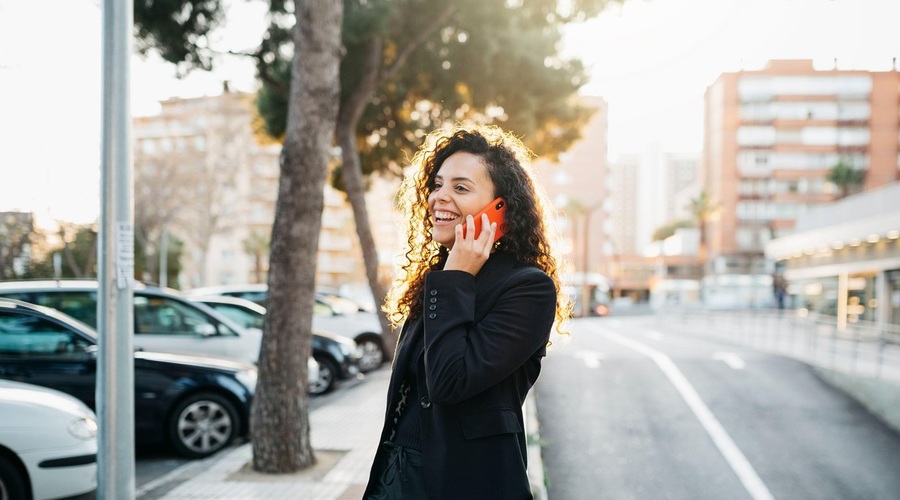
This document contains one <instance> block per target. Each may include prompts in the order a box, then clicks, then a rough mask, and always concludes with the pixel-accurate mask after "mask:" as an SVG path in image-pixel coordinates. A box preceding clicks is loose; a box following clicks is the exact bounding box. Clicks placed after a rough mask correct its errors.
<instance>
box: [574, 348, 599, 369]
mask: <svg viewBox="0 0 900 500" xmlns="http://www.w3.org/2000/svg"><path fill="white" fill-rule="evenodd" d="M573 356H575V357H576V358H578V359H580V360H582V361H584V366H586V367H588V368H600V360H601V359H603V358H604V357H606V356H605V355H604V354H603V353H602V352H597V351H578V352H576V353H575V354H573Z"/></svg>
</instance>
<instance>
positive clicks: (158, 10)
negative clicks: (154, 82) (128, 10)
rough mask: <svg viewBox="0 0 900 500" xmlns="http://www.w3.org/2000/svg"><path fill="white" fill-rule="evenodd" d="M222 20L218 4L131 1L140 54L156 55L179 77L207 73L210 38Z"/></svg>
mask: <svg viewBox="0 0 900 500" xmlns="http://www.w3.org/2000/svg"><path fill="white" fill-rule="evenodd" d="M223 20H224V9H223V6H222V2H221V0H134V33H135V38H136V41H137V43H136V45H137V49H138V51H139V52H140V53H141V54H146V53H148V52H150V51H151V50H152V51H156V52H157V53H158V54H159V55H160V56H161V57H162V58H163V59H165V60H166V61H168V62H170V63H173V64H175V67H176V68H177V70H178V73H179V74H180V75H184V74H186V73H187V72H189V71H190V70H191V69H194V68H202V69H204V70H210V69H212V67H213V60H214V57H215V55H214V53H213V52H212V50H211V47H210V44H209V34H210V32H211V31H212V30H214V29H215V28H216V27H218V26H219V25H220V24H221V23H222V21H223Z"/></svg>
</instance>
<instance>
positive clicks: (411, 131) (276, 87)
mask: <svg viewBox="0 0 900 500" xmlns="http://www.w3.org/2000/svg"><path fill="white" fill-rule="evenodd" d="M605 3H606V2H604V1H581V2H560V1H557V0H533V1H525V0H523V1H520V2H506V1H502V0H457V1H449V0H441V1H434V0H369V1H367V0H345V2H344V4H345V12H346V15H345V21H344V26H343V31H342V36H343V42H344V46H345V48H346V54H345V56H344V59H343V61H342V62H341V102H342V106H344V105H346V104H347V101H348V99H350V98H351V96H352V95H353V92H354V90H355V89H356V88H357V86H358V85H359V84H360V82H361V81H363V79H364V78H366V71H367V65H366V63H365V61H366V59H367V58H369V57H371V55H370V50H371V48H370V43H371V41H372V39H373V38H378V39H380V40H381V42H382V43H381V53H380V54H378V56H379V58H380V60H381V63H380V64H379V65H378V67H377V70H378V73H379V74H378V86H377V89H376V91H375V93H374V95H373V96H372V98H371V99H370V100H369V101H368V103H367V105H366V107H365V109H364V112H363V115H362V117H361V119H360V120H359V127H358V129H357V130H356V133H357V135H358V138H359V141H358V143H359V144H358V146H359V152H360V154H361V156H362V158H361V165H362V167H363V170H364V173H366V174H368V173H371V172H372V171H384V170H390V169H391V168H392V167H395V166H396V165H397V163H398V161H402V159H403V158H404V157H407V156H408V155H409V154H410V153H411V152H413V151H415V150H416V148H417V147H418V146H419V145H420V143H421V140H422V138H423V137H424V134H425V133H427V132H428V131H430V130H433V129H434V128H437V127H440V126H442V125H444V124H447V123H453V122H456V121H459V120H464V119H479V120H481V121H485V122H491V123H495V124H497V125H500V126H502V127H504V128H506V129H508V130H511V131H513V132H514V133H516V134H517V135H520V136H522V138H523V141H524V142H525V143H526V145H528V146H529V147H530V148H531V149H532V150H533V151H534V152H535V153H536V154H538V155H550V156H552V155H554V154H556V153H559V152H561V151H564V150H565V149H566V148H567V147H568V146H569V145H570V144H571V143H572V142H573V141H574V140H576V139H577V138H578V137H579V135H580V130H581V127H582V126H583V125H584V123H585V121H586V120H587V118H588V117H589V113H588V111H587V110H586V109H584V108H582V107H581V106H580V105H579V104H578V102H577V99H575V94H576V92H577V90H578V89H579V88H580V87H581V86H582V85H583V84H584V83H585V82H586V74H585V70H584V67H583V65H582V64H581V62H580V61H578V60H572V59H564V58H562V57H560V56H559V49H560V41H561V27H562V26H563V25H564V24H565V23H566V22H570V21H572V20H581V19H586V18H587V17H590V16H592V15H594V14H596V13H597V12H599V10H600V9H601V8H602V7H603V6H604V4H605ZM563 5H565V6H571V8H569V9H566V8H564V7H563ZM287 29H289V26H287V25H283V24H279V22H278V21H277V20H276V21H274V22H273V24H272V26H271V27H270V30H269V34H268V36H267V42H266V43H264V44H263V45H262V46H261V47H260V49H261V50H260V52H258V53H257V54H256V56H257V60H258V61H260V63H259V64H258V66H259V68H260V79H261V81H262V87H261V90H260V93H259V96H258V105H259V110H260V114H261V116H262V117H263V118H264V119H265V131H266V133H267V134H269V135H270V136H272V137H280V136H281V135H282V134H283V130H284V113H283V110H284V109H285V105H284V103H285V95H286V94H285V92H284V89H286V88H288V85H287V79H288V78H289V76H290V75H289V73H288V72H287V71H286V70H285V64H284V62H283V61H285V60H286V58H287V57H289V54H290V53H291V49H290V39H289V37H285V36H284V32H285V31H286V30H287Z"/></svg>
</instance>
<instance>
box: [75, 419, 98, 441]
mask: <svg viewBox="0 0 900 500" xmlns="http://www.w3.org/2000/svg"><path fill="white" fill-rule="evenodd" d="M69 434H71V435H73V436H75V437H77V438H78V439H83V440H85V441H90V440H91V439H94V438H96V437H97V421H96V420H94V419H93V418H90V417H81V418H79V419H77V420H73V421H71V422H69Z"/></svg>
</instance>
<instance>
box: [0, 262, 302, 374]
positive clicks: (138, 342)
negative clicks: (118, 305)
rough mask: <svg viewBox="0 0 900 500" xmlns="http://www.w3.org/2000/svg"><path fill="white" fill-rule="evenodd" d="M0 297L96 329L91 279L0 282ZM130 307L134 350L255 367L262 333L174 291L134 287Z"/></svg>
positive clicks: (94, 295)
mask: <svg viewBox="0 0 900 500" xmlns="http://www.w3.org/2000/svg"><path fill="white" fill-rule="evenodd" d="M2 297H6V298H11V299H17V300H22V301H24V302H29V303H32V304H37V305H40V306H46V307H50V308H53V309H56V310H58V311H60V312H63V313H65V314H67V315H69V316H71V317H73V318H75V319H77V320H79V321H82V322H83V323H85V324H87V325H88V326H90V327H91V328H97V281H95V280H46V281H6V282H0V298H2ZM133 306H134V348H135V349H137V350H147V351H155V352H172V353H190V354H199V355H204V356H205V355H212V356H217V357H223V358H232V359H236V360H240V361H244V362H246V363H254V364H255V363H256V362H257V360H258V359H259V349H260V343H261V341H262V333H261V332H259V331H248V330H247V329H245V328H243V327H242V326H240V325H238V324H236V323H234V322H233V321H231V320H230V319H228V318H226V317H223V316H222V315H220V314H219V313H217V312H215V311H214V310H212V309H210V308H208V307H206V306H204V305H203V304H197V303H194V302H190V301H188V300H185V299H184V298H183V297H181V296H180V295H179V294H178V293H177V292H175V291H169V290H166V289H162V288H155V287H150V286H145V285H143V284H140V283H137V284H136V285H135V288H134V295H133ZM308 370H309V378H308V380H309V384H310V385H312V384H314V383H316V381H317V380H318V378H319V375H318V364H317V363H316V362H315V360H314V359H313V358H312V357H310V359H309V364H308Z"/></svg>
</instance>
